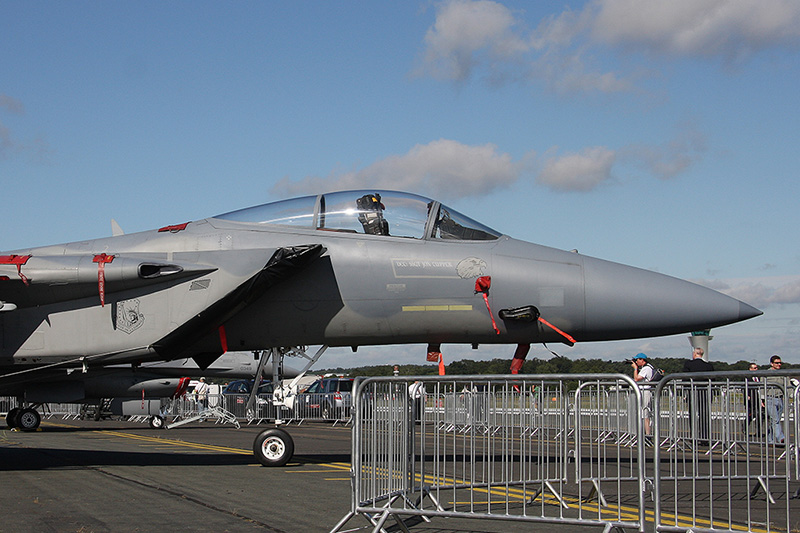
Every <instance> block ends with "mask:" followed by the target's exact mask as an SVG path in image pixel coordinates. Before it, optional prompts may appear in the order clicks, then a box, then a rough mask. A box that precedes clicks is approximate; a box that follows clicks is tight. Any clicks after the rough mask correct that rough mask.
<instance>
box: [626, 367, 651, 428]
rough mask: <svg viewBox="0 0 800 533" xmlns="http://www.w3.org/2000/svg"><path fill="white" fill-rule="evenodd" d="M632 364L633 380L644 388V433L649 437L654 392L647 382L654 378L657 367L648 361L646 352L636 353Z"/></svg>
mask: <svg viewBox="0 0 800 533" xmlns="http://www.w3.org/2000/svg"><path fill="white" fill-rule="evenodd" d="M631 366H633V381H635V382H636V384H637V385H639V388H640V389H641V390H642V418H643V419H644V434H645V436H647V437H649V436H650V435H652V429H651V428H650V420H651V418H652V417H653V416H652V414H651V412H650V403H651V402H652V400H653V392H652V391H651V390H650V386H649V385H646V383H647V382H648V381H651V380H652V379H653V375H654V374H655V369H654V368H653V365H650V364H648V363H647V354H645V353H637V354H636V355H634V356H633V360H632V361H631Z"/></svg>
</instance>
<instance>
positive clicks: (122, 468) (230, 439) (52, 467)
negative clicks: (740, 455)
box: [0, 417, 744, 533]
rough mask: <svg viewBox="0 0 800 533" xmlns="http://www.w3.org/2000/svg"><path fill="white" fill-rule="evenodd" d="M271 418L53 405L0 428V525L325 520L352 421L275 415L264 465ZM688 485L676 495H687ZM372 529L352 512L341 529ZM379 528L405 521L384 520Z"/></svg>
mask: <svg viewBox="0 0 800 533" xmlns="http://www.w3.org/2000/svg"><path fill="white" fill-rule="evenodd" d="M271 427H274V426H273V425H267V424H261V425H256V424H253V425H243V426H242V427H241V428H240V429H236V428H235V427H234V426H232V425H225V424H215V423H213V422H210V421H206V422H202V423H201V422H195V423H191V424H187V425H184V426H181V427H178V428H174V429H169V430H167V429H151V428H150V427H149V425H148V424H147V423H146V422H145V423H138V422H131V421H122V420H102V421H82V420H61V419H57V418H55V417H53V418H50V419H45V420H43V421H42V425H41V428H40V429H39V430H37V431H35V432H29V433H26V432H19V431H16V430H14V431H12V430H9V429H0V506H2V509H3V513H2V514H1V515H0V533H12V532H13V533H17V532H26V531H36V532H75V533H95V532H97V533H99V532H150V531H159V532H160V531H203V532H239V531H243V532H244V531H268V532H287V533H294V532H317V531H319V532H325V531H330V530H331V529H332V528H333V527H334V526H335V525H336V524H337V523H338V522H339V521H340V520H341V519H342V518H343V517H344V516H345V515H347V513H348V512H349V511H350V508H351V485H350V441H351V430H350V428H349V427H347V426H344V425H331V424H330V423H322V422H318V423H304V424H301V425H288V426H283V429H285V430H287V431H288V432H289V433H290V434H291V436H292V438H293V440H294V444H295V455H294V457H293V459H292V460H291V461H290V462H289V463H288V464H287V465H286V466H283V467H277V468H274V467H273V468H268V467H263V466H261V465H260V464H259V463H258V461H257V460H256V458H255V456H254V455H253V452H252V447H253V440H254V439H255V437H256V435H257V434H258V433H260V432H261V431H263V430H264V429H267V428H271ZM688 490H689V492H687V493H686V494H681V495H676V497H679V499H681V500H684V499H685V498H688V499H686V500H685V501H687V502H689V501H693V500H694V497H693V496H692V493H691V488H690V489H688ZM687 505H688V503H687ZM742 512H744V511H742ZM739 518H743V517H739ZM412 520H413V522H410V523H409V527H410V530H411V532H412V533H445V532H453V531H464V532H474V533H509V532H517V531H525V532H547V533H558V532H560V531H563V532H573V531H581V532H583V531H594V532H597V531H601V529H599V528H598V527H588V526H587V527H577V526H574V525H569V524H557V523H542V522H513V521H504V520H480V519H467V518H453V517H435V518H433V519H432V520H431V522H423V521H421V519H418V518H417V519H412ZM737 520H738V518H737ZM739 523H742V522H739ZM372 529H373V528H372V526H371V525H369V523H368V522H367V520H366V519H365V518H364V517H362V516H355V517H353V518H351V519H350V521H349V522H347V523H346V525H345V527H344V528H343V531H371V530H372ZM385 529H386V530H387V531H390V532H391V531H400V530H401V529H400V528H399V526H398V525H397V524H396V523H394V522H393V521H392V520H390V521H389V522H387V524H386V527H385ZM645 531H653V524H652V523H647V524H646V525H645Z"/></svg>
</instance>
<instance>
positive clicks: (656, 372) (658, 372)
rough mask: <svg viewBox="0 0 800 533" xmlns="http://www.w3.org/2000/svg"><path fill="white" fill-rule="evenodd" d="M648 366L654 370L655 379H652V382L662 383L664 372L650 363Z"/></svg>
mask: <svg viewBox="0 0 800 533" xmlns="http://www.w3.org/2000/svg"><path fill="white" fill-rule="evenodd" d="M647 366H649V367H651V368H652V369H653V377H652V378H651V379H650V381H651V382H653V381H661V379H662V378H663V377H664V371H663V370H661V369H660V368H656V367H654V366H653V365H651V364H650V363H647Z"/></svg>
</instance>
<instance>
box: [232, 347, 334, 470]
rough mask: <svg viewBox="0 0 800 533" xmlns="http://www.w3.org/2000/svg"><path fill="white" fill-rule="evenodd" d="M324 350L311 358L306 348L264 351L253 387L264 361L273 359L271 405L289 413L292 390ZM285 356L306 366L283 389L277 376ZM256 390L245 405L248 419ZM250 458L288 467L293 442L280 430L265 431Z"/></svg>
mask: <svg viewBox="0 0 800 533" xmlns="http://www.w3.org/2000/svg"><path fill="white" fill-rule="evenodd" d="M327 349H328V347H327V346H321V347H320V348H319V350H317V353H315V354H314V355H313V356H312V357H309V356H308V355H307V354H306V347H305V346H298V347H296V348H271V349H270V350H269V351H263V352H261V361H260V362H259V365H258V372H257V373H256V376H257V377H256V383H258V380H259V379H260V378H261V372H262V370H263V368H264V365H265V363H266V360H267V358H268V357H272V369H273V376H272V382H273V384H274V390H275V392H274V393H273V396H272V404H273V405H275V406H276V407H278V408H279V409H280V410H283V409H288V410H290V409H292V408H293V407H294V400H295V387H296V386H297V383H298V382H299V381H300V378H302V377H303V376H304V375H305V374H306V372H308V370H309V369H310V368H311V367H312V366H313V365H314V363H316V362H317V361H318V360H319V358H320V357H322V354H323V353H325V350H327ZM287 355H292V356H300V357H304V358H306V359H307V360H308V363H307V364H306V366H305V368H303V370H302V371H300V375H298V376H297V377H296V378H294V379H293V380H292V382H291V383H289V385H288V386H286V387H283V386H282V385H281V376H280V375H279V374H280V373H282V369H283V359H284V357H285V356H287ZM256 390H257V387H253V392H252V393H251V394H250V399H249V401H248V402H247V412H248V416H251V414H250V413H251V412H252V410H253V407H254V405H255V396H256ZM279 412H280V411H279ZM282 423H283V421H282V420H281V417H280V416H279V417H278V419H277V420H275V424H276V425H280V424H282ZM253 454H254V455H255V456H256V459H258V462H259V463H261V464H262V465H264V466H283V465H285V464H286V463H288V462H289V461H290V460H291V459H292V455H294V441H293V440H292V437H291V436H290V435H289V434H288V433H287V432H285V431H284V430H282V429H278V428H275V429H267V430H265V431H262V432H261V433H259V434H258V436H257V437H256V440H255V441H254V442H253Z"/></svg>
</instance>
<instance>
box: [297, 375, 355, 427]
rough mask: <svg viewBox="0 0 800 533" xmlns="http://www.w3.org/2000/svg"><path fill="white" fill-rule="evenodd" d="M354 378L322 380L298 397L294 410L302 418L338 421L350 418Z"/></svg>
mask: <svg viewBox="0 0 800 533" xmlns="http://www.w3.org/2000/svg"><path fill="white" fill-rule="evenodd" d="M353 381H354V378H340V377H331V378H322V379H320V380H319V381H315V382H314V383H313V384H312V385H311V386H310V387H308V389H306V391H305V392H304V393H302V394H299V395H298V398H297V403H296V408H297V409H299V411H298V415H299V416H300V417H302V418H315V417H318V418H324V419H326V420H338V419H344V418H349V417H350V406H351V405H352V392H353Z"/></svg>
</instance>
